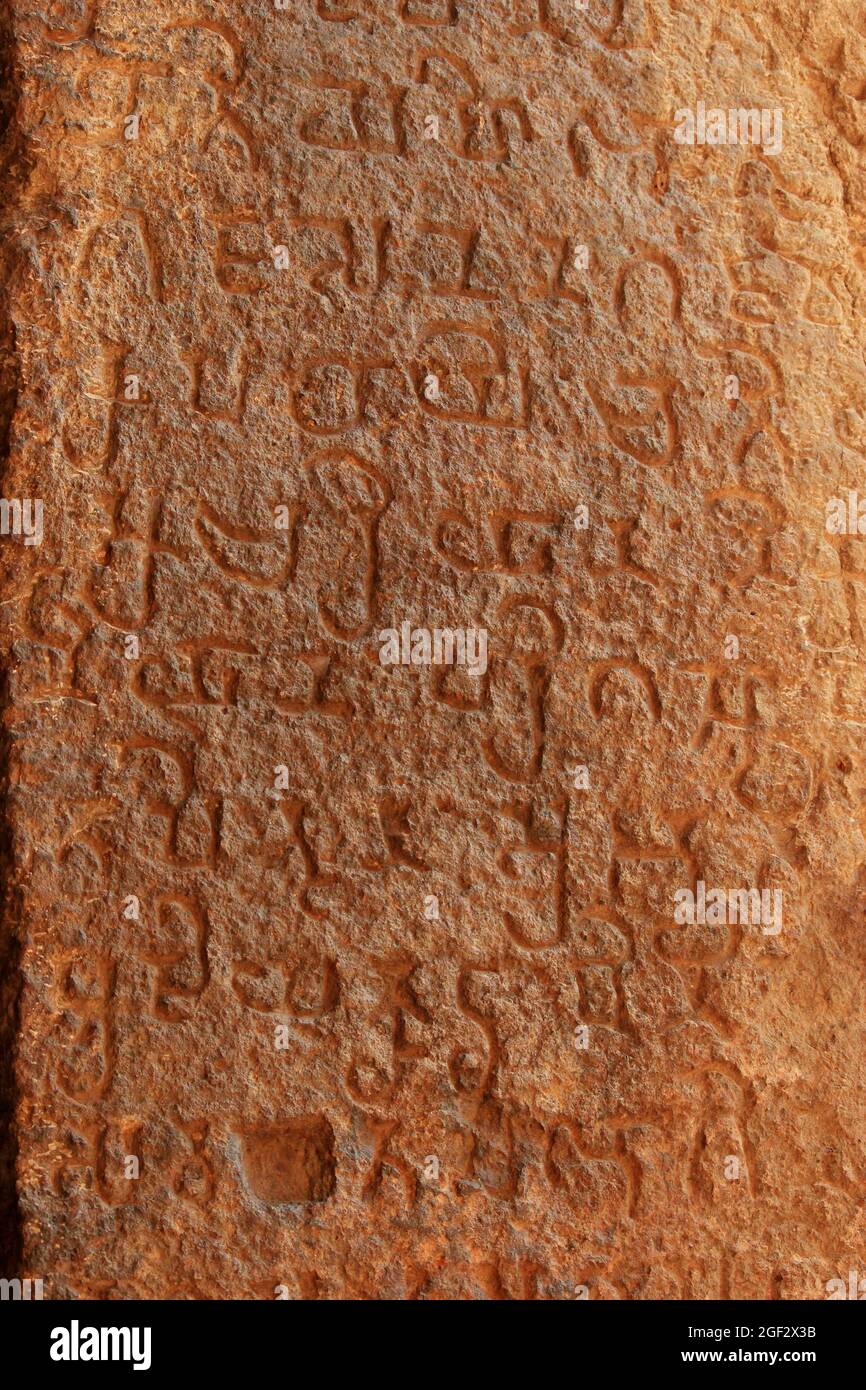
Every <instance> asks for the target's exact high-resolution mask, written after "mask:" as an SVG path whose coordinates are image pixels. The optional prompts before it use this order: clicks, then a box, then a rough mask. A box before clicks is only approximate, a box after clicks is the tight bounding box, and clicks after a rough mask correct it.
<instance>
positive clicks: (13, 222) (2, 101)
mask: <svg viewBox="0 0 866 1390" xmlns="http://www.w3.org/2000/svg"><path fill="white" fill-rule="evenodd" d="M20 90H21V84H20V75H19V71H18V49H17V42H16V32H15V14H14V6H13V5H12V4H7V5H3V6H0V490H2V492H3V493H5V483H6V479H7V477H8V474H9V461H10V454H11V447H12V424H13V418H14V415H15V411H16V406H17V401H18V392H19V384H20V362H19V357H18V351H17V345H16V334H15V324H14V316H13V301H14V288H13V286H14V281H15V268H16V262H17V254H18V246H17V233H16V227H17V219H16V211H17V208H18V205H19V191H20V190H21V188H22V187H23V182H24V164H25V141H24V139H23V135H22V132H21V129H20V126H19V124H18V119H17V116H18V107H19V99H20ZM16 549H17V548H13V547H11V546H9V547H6V546H4V550H5V554H3V555H2V559H0V596H4V595H5V593H6V592H8V591H9V589H10V584H11V582H12V581H14V578H15V568H16V567H15V550H16ZM5 620H6V619H5V618H4V621H5ZM9 655H10V638H9V634H8V632H6V633H0V1276H2V1277H4V1278H8V1277H14V1276H15V1275H17V1273H18V1271H19V1267H20V1263H21V1252H22V1241H21V1223H20V1217H19V1210H18V1199H17V1185H16V1160H17V1153H18V1143H17V1130H16V1105H17V1099H18V1097H17V1088H16V1080H15V1064H16V1050H17V1049H16V1043H17V1033H18V1020H19V1001H20V993H21V976H20V941H19V935H18V929H17V922H18V913H17V892H16V888H15V879H16V875H15V865H14V852H13V846H12V830H11V825H10V822H9V819H8V816H7V804H8V792H9V783H10V757H9V754H10V737H9V732H8V728H7V721H6V710H7V707H8V703H9V683H8V658H9Z"/></svg>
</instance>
